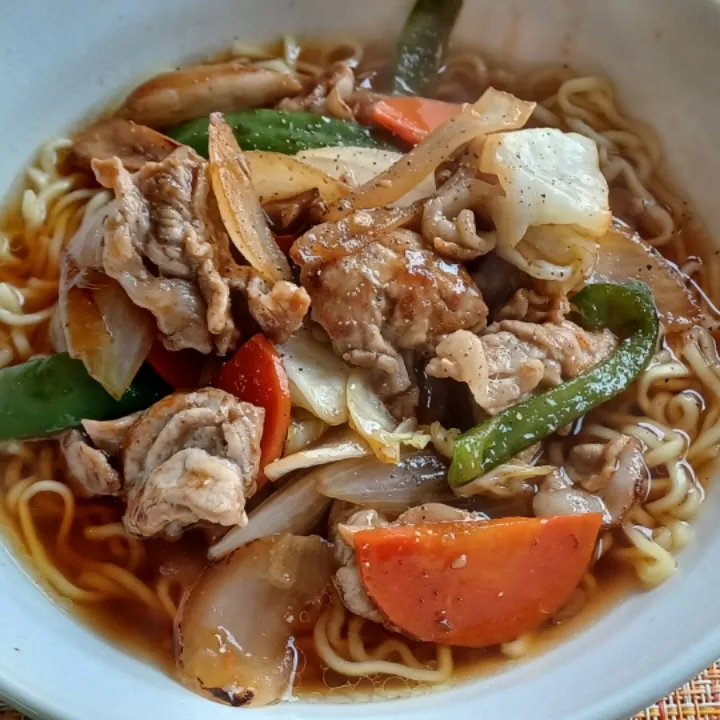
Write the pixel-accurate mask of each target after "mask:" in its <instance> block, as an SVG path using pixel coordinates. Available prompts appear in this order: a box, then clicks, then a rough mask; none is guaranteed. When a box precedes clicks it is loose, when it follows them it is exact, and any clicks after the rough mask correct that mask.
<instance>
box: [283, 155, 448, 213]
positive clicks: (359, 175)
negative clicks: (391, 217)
mask: <svg viewBox="0 0 720 720" xmlns="http://www.w3.org/2000/svg"><path fill="white" fill-rule="evenodd" d="M295 157H297V158H299V159H300V160H302V161H303V162H304V163H308V164H310V165H313V166H315V167H316V168H318V169H319V170H322V171H323V172H324V173H326V174H327V175H329V176H330V177H333V178H336V179H338V180H343V181H345V182H347V181H350V182H351V183H352V184H354V185H355V186H357V185H364V184H365V183H366V182H370V180H372V179H373V178H374V177H376V176H377V175H379V174H380V173H381V172H384V171H385V170H387V169H388V168H390V167H392V166H393V165H394V164H395V163H396V162H398V160H401V159H402V157H403V154H402V153H399V152H395V151H394V150H381V149H379V148H365V147H326V148H312V149H311V150H302V151H301V152H299V153H298V154H297V155H296V156H295ZM434 194H435V175H434V174H433V173H431V174H429V175H428V176H427V177H426V178H425V179H424V180H423V181H422V182H421V183H420V184H419V185H417V186H416V187H415V188H414V189H412V190H411V191H410V192H409V193H407V195H403V197H401V198H400V199H399V200H397V201H396V202H394V203H392V204H393V205H394V206H407V205H411V204H412V203H413V202H415V201H416V200H422V199H423V198H427V197H430V196H431V195H434Z"/></svg>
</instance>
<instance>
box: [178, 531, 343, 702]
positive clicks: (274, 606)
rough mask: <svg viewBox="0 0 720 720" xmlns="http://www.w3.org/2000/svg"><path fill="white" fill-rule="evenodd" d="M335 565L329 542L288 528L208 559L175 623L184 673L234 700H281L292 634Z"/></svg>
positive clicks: (290, 667) (214, 695) (318, 600)
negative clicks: (209, 562)
mask: <svg viewBox="0 0 720 720" xmlns="http://www.w3.org/2000/svg"><path fill="white" fill-rule="evenodd" d="M333 569H334V562H333V554H332V550H331V549H330V546H329V545H328V543H326V542H325V541H324V540H322V539H321V538H319V537H317V536H313V537H296V536H293V535H275V536H273V537H267V538H262V539H260V540H257V541H256V542H254V543H252V544H251V545H248V546H246V547H243V548H240V549H238V550H236V551H235V552H234V553H233V554H232V555H230V556H229V557H228V558H225V559H224V560H222V561H221V562H219V563H216V564H215V565H211V566H210V567H209V568H208V569H207V570H206V571H205V572H204V573H203V574H202V575H201V576H200V579H199V580H198V581H197V583H196V584H195V585H194V587H193V589H192V590H191V592H190V594H189V595H188V596H187V598H186V599H185V601H184V602H183V605H182V608H181V610H180V613H179V616H178V619H177V622H176V624H175V636H176V647H177V648H178V667H179V669H180V676H181V678H182V679H183V681H184V682H185V683H186V684H187V685H188V686H190V687H191V688H192V689H193V690H195V691H196V692H198V693H200V694H202V695H205V696H206V697H208V698H210V699H213V700H215V701H219V702H223V703H227V704H228V705H232V706H234V707H239V706H241V705H253V706H258V705H267V704H269V703H273V702H277V701H278V700H280V699H281V698H282V697H283V695H284V694H285V693H286V692H287V691H288V690H289V688H290V686H291V684H292V680H293V676H294V670H295V662H294V658H295V653H296V652H297V650H296V649H295V648H294V647H293V635H294V634H295V633H297V632H301V631H303V630H305V631H307V630H308V629H309V628H311V627H312V624H313V622H314V621H315V620H316V619H317V615H318V613H319V612H320V610H321V608H322V601H323V598H324V597H325V595H326V593H327V591H328V589H329V587H330V579H331V577H332V572H333Z"/></svg>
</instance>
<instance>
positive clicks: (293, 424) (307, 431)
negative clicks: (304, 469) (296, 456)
mask: <svg viewBox="0 0 720 720" xmlns="http://www.w3.org/2000/svg"><path fill="white" fill-rule="evenodd" d="M327 429H328V424H327V423H326V422H324V421H323V420H321V419H320V418H318V417H315V416H314V415H313V414H312V413H311V412H308V411H307V410H303V409H302V408H295V409H293V412H292V416H291V417H290V427H289V428H288V434H287V437H286V438H285V449H284V450H283V455H292V454H293V453H296V452H299V451H300V450H302V449H303V448H304V447H307V446H308V445H311V444H312V443H314V442H315V441H316V440H319V439H320V437H321V436H322V435H323V434H324V433H325V431H326V430H327Z"/></svg>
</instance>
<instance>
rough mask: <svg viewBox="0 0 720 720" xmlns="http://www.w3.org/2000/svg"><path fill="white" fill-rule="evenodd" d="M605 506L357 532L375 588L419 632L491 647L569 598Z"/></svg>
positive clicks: (367, 577) (360, 558)
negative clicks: (596, 510)
mask: <svg viewBox="0 0 720 720" xmlns="http://www.w3.org/2000/svg"><path fill="white" fill-rule="evenodd" d="M601 522H602V516H600V515H576V516H563V517H555V518H504V519H500V520H490V521H486V522H468V523H427V524H421V525H394V526H390V527H386V528H377V529H373V530H363V531H360V532H358V533H356V534H355V536H354V538H353V539H354V542H355V553H356V557H357V565H358V568H359V569H360V576H361V578H362V582H363V585H364V586H365V589H366V590H367V593H368V595H369V596H370V597H371V598H372V600H373V601H374V602H375V604H376V605H377V606H378V608H379V609H380V611H381V612H382V614H383V615H384V616H385V617H386V618H387V619H388V620H389V621H390V622H391V623H392V624H393V625H396V626H397V627H399V628H400V629H401V630H403V631H404V632H406V633H407V634H408V635H411V636H413V637H415V638H417V639H419V640H424V641H426V642H438V643H442V644H446V645H460V646H466V647H487V646H489V645H497V644H499V643H504V642H509V641H511V640H515V639H516V638H517V637H519V636H520V635H522V634H523V633H525V632H528V631H530V630H533V629H534V628H536V627H538V626H539V625H541V624H542V623H543V622H545V621H546V620H547V619H548V618H549V617H550V616H551V615H552V614H553V613H555V612H556V611H557V610H559V608H560V607H561V606H562V605H563V603H565V602H566V601H567V599H568V598H569V597H570V594H571V593H572V591H573V590H574V589H575V588H576V587H577V585H578V584H579V582H580V580H581V579H582V577H583V575H584V573H585V572H586V570H587V567H588V564H589V563H590V560H591V557H592V552H593V548H594V547H595V540H596V537H597V534H598V531H599V530H600V524H601Z"/></svg>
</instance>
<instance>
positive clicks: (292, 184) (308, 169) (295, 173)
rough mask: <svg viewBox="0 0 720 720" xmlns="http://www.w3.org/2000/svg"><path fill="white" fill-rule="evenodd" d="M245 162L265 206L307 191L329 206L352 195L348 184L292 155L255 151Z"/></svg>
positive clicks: (251, 152) (252, 151)
mask: <svg viewBox="0 0 720 720" xmlns="http://www.w3.org/2000/svg"><path fill="white" fill-rule="evenodd" d="M245 159H246V160H247V164H248V167H249V168H250V179H251V181H252V185H253V188H254V189H255V192H256V193H257V195H258V198H259V199H260V202H261V203H262V204H263V205H264V204H265V203H268V202H273V201H276V200H285V199H286V198H289V197H292V196H294V195H299V194H300V193H302V192H306V191H307V190H317V191H318V194H319V195H320V197H321V198H322V199H323V200H324V201H325V202H327V203H331V202H333V201H335V200H337V199H338V198H339V197H342V196H343V195H345V194H346V193H347V191H348V188H347V185H345V183H343V182H340V181H339V180H336V179H335V178H333V177H331V176H330V175H326V174H325V173H324V172H323V171H322V170H320V169H318V168H316V167H313V166H312V164H310V163H305V162H302V160H297V159H295V158H293V157H290V156H289V155H283V154H282V153H276V152H265V151H262V150H251V151H248V152H246V153H245Z"/></svg>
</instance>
